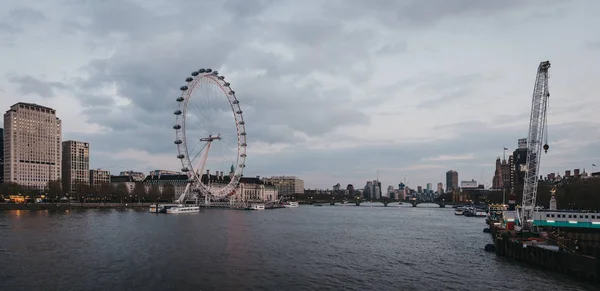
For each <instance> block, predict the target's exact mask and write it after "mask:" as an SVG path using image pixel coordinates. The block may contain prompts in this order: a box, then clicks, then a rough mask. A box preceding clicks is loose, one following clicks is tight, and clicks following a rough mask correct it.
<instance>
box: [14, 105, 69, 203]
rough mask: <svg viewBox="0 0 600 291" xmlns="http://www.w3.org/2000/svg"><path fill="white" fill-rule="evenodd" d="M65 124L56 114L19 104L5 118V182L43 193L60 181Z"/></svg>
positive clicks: (49, 109)
mask: <svg viewBox="0 0 600 291" xmlns="http://www.w3.org/2000/svg"><path fill="white" fill-rule="evenodd" d="M61 141H62V123H61V120H60V119H59V118H58V117H56V110H54V109H52V108H49V107H45V106H41V105H37V104H31V103H22V102H20V103H16V104H14V105H13V106H11V107H10V109H9V110H8V111H6V113H5V114H4V181H5V182H13V183H18V184H20V185H22V186H26V187H31V188H33V189H37V190H40V191H43V190H44V189H46V187H47V185H48V182H49V181H58V180H60V179H61V157H62V153H61Z"/></svg>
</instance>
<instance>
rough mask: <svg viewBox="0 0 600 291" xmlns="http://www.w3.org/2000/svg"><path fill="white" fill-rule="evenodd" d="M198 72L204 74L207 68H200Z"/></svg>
mask: <svg viewBox="0 0 600 291" xmlns="http://www.w3.org/2000/svg"><path fill="white" fill-rule="evenodd" d="M198 72H199V73H200V74H202V73H204V72H206V70H205V69H200V70H198Z"/></svg>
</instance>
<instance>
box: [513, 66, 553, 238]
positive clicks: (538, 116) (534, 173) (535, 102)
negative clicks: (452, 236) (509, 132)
mask: <svg viewBox="0 0 600 291" xmlns="http://www.w3.org/2000/svg"><path fill="white" fill-rule="evenodd" d="M549 69H550V61H545V62H541V63H540V65H539V66H538V70H537V76H536V78H535V86H534V88H533V98H532V101H531V118H530V120H529V136H528V137H527V169H526V171H525V181H524V185H523V200H522V203H521V210H520V213H519V214H520V215H519V216H520V217H519V220H520V223H521V226H522V227H523V229H531V226H532V224H533V223H532V222H533V212H534V211H535V203H536V196H537V188H538V176H539V170H540V158H541V152H542V148H543V149H544V151H545V152H546V153H547V152H548V148H549V146H548V142H547V138H548V135H547V127H546V109H547V107H548V99H549V98H550V92H549V91H548V70H549ZM542 144H543V146H542Z"/></svg>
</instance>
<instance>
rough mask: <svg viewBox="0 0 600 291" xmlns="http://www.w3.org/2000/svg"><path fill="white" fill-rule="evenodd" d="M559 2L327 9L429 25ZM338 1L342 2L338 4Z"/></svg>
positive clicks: (467, 1) (368, 4)
mask: <svg viewBox="0 0 600 291" xmlns="http://www.w3.org/2000/svg"><path fill="white" fill-rule="evenodd" d="M556 3H561V1H559V0H557V1H544V0H535V1H519V0H508V1H479V0H456V1H445V0H433V1H420V0H411V1H396V0H381V1H362V0H351V1H341V0H338V1H328V5H330V6H329V7H330V9H333V10H337V12H338V13H340V14H342V15H344V16H345V17H346V18H354V17H365V15H368V16H370V17H371V18H372V19H374V20H378V21H380V22H382V23H384V24H385V25H388V26H394V27H428V26H432V25H436V24H437V23H439V22H440V21H441V20H444V19H446V18H453V17H461V16H466V15H475V16H492V15H495V14H498V13H502V12H507V11H511V10H517V9H523V8H525V7H527V6H535V5H546V6H549V5H555V4H556ZM340 4H341V5H340Z"/></svg>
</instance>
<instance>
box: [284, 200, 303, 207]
mask: <svg viewBox="0 0 600 291" xmlns="http://www.w3.org/2000/svg"><path fill="white" fill-rule="evenodd" d="M298 206H300V205H299V204H298V202H295V201H290V202H288V203H286V204H284V205H283V207H285V208H296V207H298Z"/></svg>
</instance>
